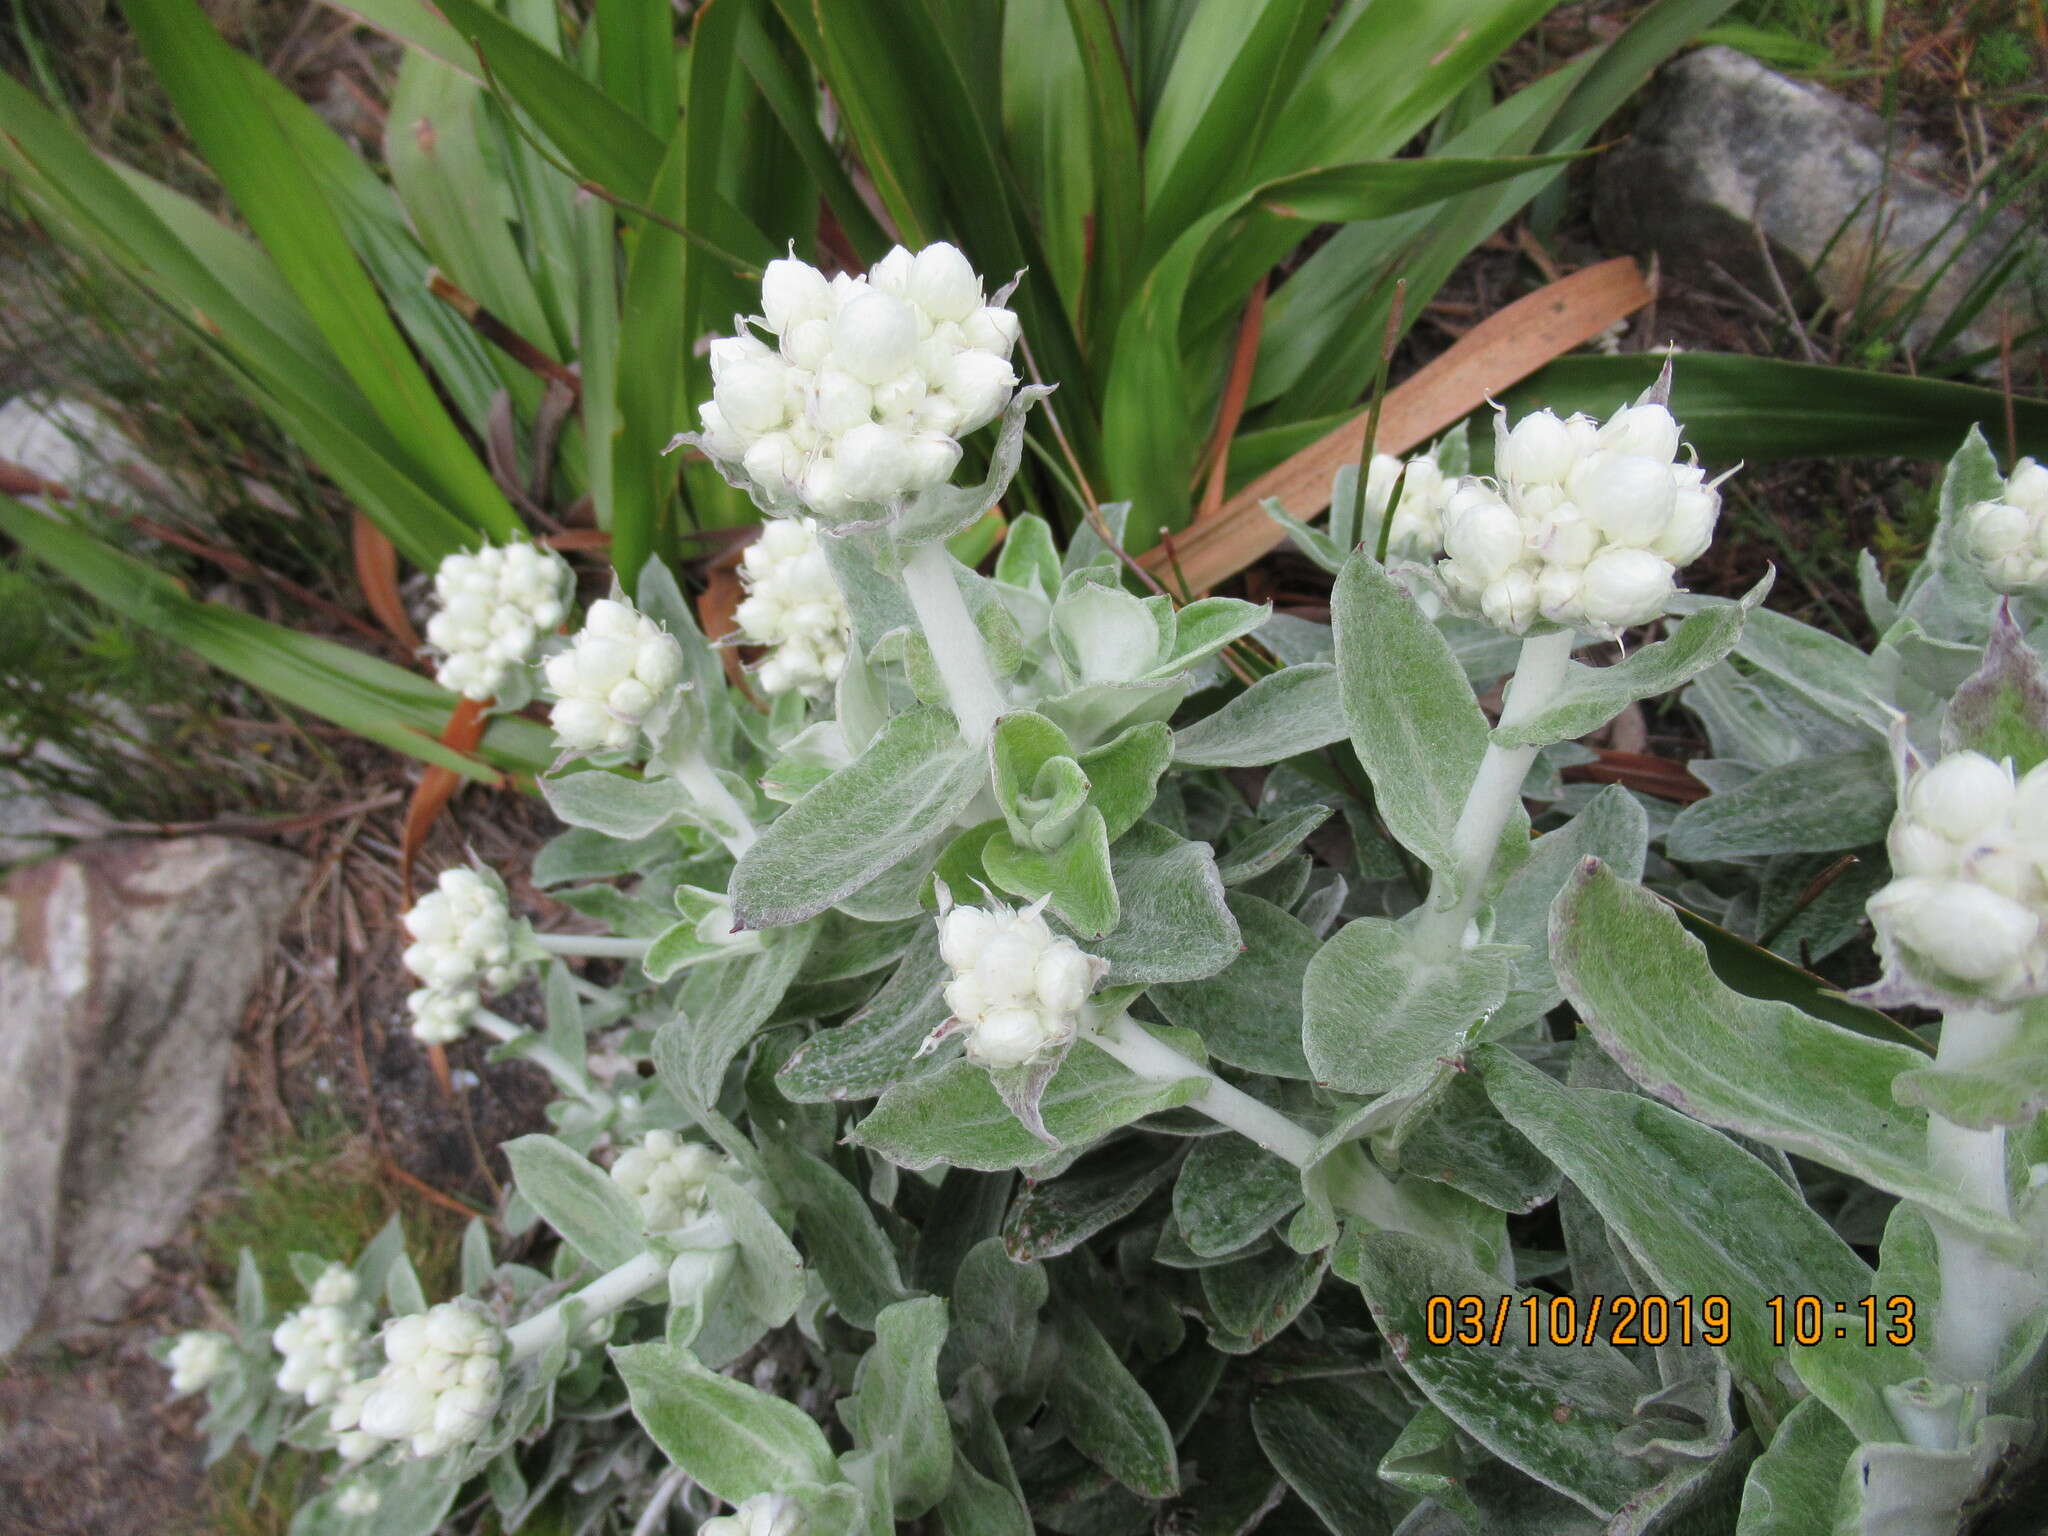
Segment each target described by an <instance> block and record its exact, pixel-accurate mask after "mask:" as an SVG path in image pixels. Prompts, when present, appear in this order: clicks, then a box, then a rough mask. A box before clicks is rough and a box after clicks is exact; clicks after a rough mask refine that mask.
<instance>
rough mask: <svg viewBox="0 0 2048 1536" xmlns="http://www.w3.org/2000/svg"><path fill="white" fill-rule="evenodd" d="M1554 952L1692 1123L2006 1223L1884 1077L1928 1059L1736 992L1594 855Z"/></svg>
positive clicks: (2009, 1228)
mask: <svg viewBox="0 0 2048 1536" xmlns="http://www.w3.org/2000/svg"><path fill="white" fill-rule="evenodd" d="M1551 959H1552V961H1553V962H1554V963H1555V965H1556V967H1557V978H1558V981H1559V982H1560V984H1562V986H1563V987H1564V990H1565V995H1566V996H1567V997H1569V998H1570V999H1571V1000H1572V1003H1573V1005H1574V1006H1575V1007H1576V1008H1577V1009H1578V1010H1579V1014H1580V1017H1581V1018H1582V1019H1584V1021H1585V1024H1586V1027H1587V1028H1588V1029H1589V1030H1591V1031H1592V1033H1593V1036H1594V1038H1595V1039H1597V1040H1598V1041H1599V1042H1600V1047H1601V1049H1602V1050H1604V1051H1606V1052H1607V1054H1608V1055H1609V1056H1611V1057H1613V1058H1614V1060H1615V1061H1616V1062H1617V1063H1618V1064H1619V1065H1620V1066H1621V1068H1622V1070H1624V1071H1625V1072H1627V1073H1628V1074H1629V1076H1630V1077H1632V1078H1634V1079H1635V1080H1636V1081H1637V1082H1638V1083H1640V1084H1642V1086H1643V1087H1644V1088H1646V1089H1648V1090H1649V1091H1650V1092H1651V1093H1653V1094H1655V1095H1657V1096H1658V1097H1659V1098H1661V1099H1664V1100H1666V1101H1668V1102H1669V1103H1671V1104H1673V1105H1675V1106H1676V1107H1677V1108H1679V1109H1681V1110H1683V1111H1685V1113H1687V1114H1689V1115H1691V1116H1693V1117H1694V1118H1695V1119H1698V1120H1704V1121H1706V1122H1707V1123H1708V1124H1710V1125H1718V1126H1721V1127H1722V1128H1724V1129H1726V1130H1732V1131H1738V1132H1740V1133H1741V1134H1743V1135H1745V1136H1753V1137H1755V1138H1756V1139H1757V1140H1759V1141H1763V1142H1766V1143H1768V1144H1769V1145H1771V1146H1774V1147H1778V1148H1781V1149H1783V1150H1784V1151H1787V1152H1794V1153H1797V1154H1798V1155H1800V1156H1801V1157H1808V1158H1812V1159H1813V1160H1814V1161H1815V1162H1818V1163H1824V1164H1826V1165H1827V1166H1828V1167H1830V1168H1836V1169H1840V1170H1841V1171H1842V1172H1845V1173H1850V1174H1853V1175H1855V1176H1856V1177H1857V1178H1860V1179H1863V1180H1865V1181H1866V1182H1868V1183H1871V1184H1875V1185H1876V1186H1877V1187H1878V1188H1880V1189H1884V1190H1888V1191H1890V1192H1891V1193H1892V1194H1895V1195H1900V1196H1902V1197H1905V1198H1908V1199H1913V1200H1918V1201H1920V1202H1921V1203H1923V1204H1925V1205H1928V1206H1929V1207H1931V1208H1932V1209H1934V1210H1937V1211H1940V1212H1942V1213H1943V1214H1945V1215H1948V1216H1951V1217H1953V1218H1955V1219H1956V1220H1958V1221H1959V1222H1962V1223H1963V1224H1965V1225H1967V1226H1969V1227H1970V1228H1971V1229H1972V1230H1974V1231H1976V1232H1978V1233H1981V1234H1983V1235H1984V1236H1986V1237H1990V1238H1992V1239H1994V1240H1998V1241H2003V1242H2012V1241H2015V1240H2016V1239H2017V1238H2018V1232H2017V1230H2016V1229H2015V1228H2014V1226H2013V1223H2012V1222H2011V1221H2010V1220H2008V1219H2006V1218H2003V1217H1998V1216H1994V1215H1993V1214H1992V1213H1990V1212H1989V1211H1985V1210H1982V1209H1981V1208H1978V1207H1975V1206H1972V1205H1969V1204H1967V1203H1965V1202H1963V1201H1962V1200H1960V1199H1958V1198H1957V1195H1956V1192H1955V1189H1954V1187H1953V1185H1952V1184H1951V1183H1950V1182H1949V1181H1948V1180H1946V1179H1943V1178H1939V1177H1937V1176H1936V1175H1934V1174H1933V1173H1931V1172H1930V1171H1929V1170H1928V1167H1927V1117H1926V1116H1925V1115H1924V1114H1921V1113H1919V1112H1917V1111H1914V1110H1910V1109H1902V1108H1900V1107H1899V1106H1898V1105H1897V1104H1895V1103H1894V1102H1893V1099H1892V1091H1891V1089H1892V1081H1893V1079H1894V1078H1896V1077H1897V1076H1898V1075H1899V1074H1900V1073H1901V1072H1904V1071H1906V1070H1908V1069H1910V1068H1914V1067H1919V1066H1921V1065H1923V1064H1924V1063H1925V1062H1926V1059H1927V1058H1926V1057H1925V1056H1923V1055H1921V1054H1920V1053H1919V1052H1917V1051H1913V1050H1910V1049H1908V1048H1907V1047H1905V1046H1901V1045H1892V1044H1888V1043H1886V1042H1884V1041H1879V1040H1873V1039H1870V1038H1868V1037H1866V1036H1863V1035H1856V1034H1851V1033H1849V1032H1848V1031H1847V1030H1844V1029H1839V1028H1837V1027H1836V1026H1834V1025H1832V1024H1825V1023H1823V1022H1821V1021H1820V1020H1819V1019H1816V1018H1813V1017H1811V1016H1809V1015H1807V1014H1805V1013H1802V1012H1800V1011H1799V1010H1798V1009H1797V1008H1794V1007H1792V1006H1791V1005H1790V1004H1787V1003H1779V1002H1765V1001H1762V1000H1759V999H1756V998H1750V997H1744V996H1742V995H1741V994H1740V993H1737V992H1732V991H1730V990H1729V989H1728V988H1727V987H1725V986H1723V985H1722V984H1721V983H1720V982H1719V981H1718V980H1716V979H1715V977H1714V973H1713V971H1712V969H1711V968H1710V967H1709V965H1708V963H1707V957H1706V953H1705V951H1704V949H1703V948H1702V947H1701V945H1700V943H1699V941H1698V940H1697V939H1694V938H1692V937H1690V936H1689V935H1687V934H1686V932H1685V930H1684V929H1683V928H1682V927H1681V926H1680V924H1679V921H1678V919H1677V917H1676V916H1674V915H1673V914H1672V912H1671V909H1670V908H1669V907H1667V906H1665V905H1664V904H1663V903H1662V902H1660V901H1659V900H1657V898H1656V897H1655V896H1652V895H1651V894H1650V893H1649V892H1648V891H1646V890H1643V889H1642V888H1641V887H1640V886H1635V885H1630V884H1627V883H1624V882H1623V881H1621V880H1620V879H1618V878H1617V877H1616V876H1614V875H1613V874H1612V873H1610V872H1609V871H1607V870H1605V869H1602V868H1600V867H1599V866H1598V865H1596V864H1589V866H1588V867H1587V868H1586V869H1584V870H1582V871H1581V872H1580V873H1579V875H1578V876H1577V877H1575V878H1574V880H1573V881H1572V883H1571V884H1570V885H1569V886H1567V887H1566V888H1565V891H1564V894H1563V895H1561V896H1560V897H1559V898H1558V902H1557V906H1556V907H1555V909H1554V910H1553V912H1552V916H1551Z"/></svg>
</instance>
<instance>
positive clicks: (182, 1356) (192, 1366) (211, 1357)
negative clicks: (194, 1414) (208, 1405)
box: [164, 1333, 235, 1397]
mask: <svg viewBox="0 0 2048 1536" xmlns="http://www.w3.org/2000/svg"><path fill="white" fill-rule="evenodd" d="M234 1357H235V1351H234V1345H233V1343H232V1342H231V1341H230V1340H229V1338H228V1336H227V1335H226V1334H224V1333H181V1334H179V1335H178V1338H177V1341H176V1342H175V1343H174V1344H172V1345H171V1349H170V1353H169V1354H168V1355H166V1356H165V1357H164V1365H165V1366H166V1367H167V1368H168V1369H169V1370H170V1373H171V1390H172V1391H173V1392H175V1393H177V1394H178V1395H179V1396H181V1397H182V1396H184V1395H185V1394H186V1393H188V1392H204V1391H205V1390H206V1389H207V1388H208V1387H210V1386H212V1385H213V1384H214V1383H215V1382H216V1381H218V1380H220V1378H221V1376H222V1374H223V1373H225V1372H226V1370H227V1368H228V1366H229V1364H230V1363H231V1362H232V1361H233V1360H234Z"/></svg>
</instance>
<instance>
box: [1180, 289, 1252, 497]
mask: <svg viewBox="0 0 2048 1536" xmlns="http://www.w3.org/2000/svg"><path fill="white" fill-rule="evenodd" d="M1267 282H1268V279H1267V278H1264V277H1262V278H1260V279H1259V282H1258V286H1257V287H1255V288H1253V289H1252V296H1251V298H1250V300H1249V301H1248V302H1247V303H1246V304H1245V307H1244V319H1243V321H1242V322H1241V323H1240V324H1239V325H1238V328H1237V350H1236V352H1235V353H1233V354H1232V356H1231V359H1230V377H1229V378H1228V379H1227V380H1225V381H1224V385H1223V404H1222V407H1221V408H1220V409H1219V410H1218V411H1217V412H1216V430H1215V432H1214V433H1213V434H1212V435H1211V436H1210V438H1209V446H1208V449H1207V450H1206V451H1205V452H1204V453H1203V455H1202V460H1203V462H1204V463H1206V464H1207V465H1208V466H1209V483H1208V485H1207V486H1206V487H1205V488H1204V490H1203V492H1202V504H1201V506H1199V507H1197V508H1196V509H1195V516H1196V517H1197V518H1205V517H1214V516H1215V515H1216V514H1217V513H1219V512H1221V511H1222V510H1223V485H1224V481H1225V480H1226V479H1227V478H1228V477H1229V475H1230V440H1231V439H1232V438H1234V437H1236V436H1237V424H1238V423H1239V422H1240V421H1242V420H1244V402H1245V398H1246V397H1247V396H1248V395H1250V394H1251V392H1252V371H1253V369H1254V368H1256V367H1257V365H1258V361H1259V337H1260V336H1261V335H1263V334H1264V332H1265V327H1266V285H1267Z"/></svg>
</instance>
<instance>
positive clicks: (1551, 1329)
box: [1423, 1295, 1914, 1348]
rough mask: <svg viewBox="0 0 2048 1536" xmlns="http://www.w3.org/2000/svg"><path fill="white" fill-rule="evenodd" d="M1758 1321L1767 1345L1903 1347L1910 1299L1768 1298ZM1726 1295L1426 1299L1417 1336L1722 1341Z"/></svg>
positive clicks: (1909, 1338) (1439, 1342) (1439, 1340)
mask: <svg viewBox="0 0 2048 1536" xmlns="http://www.w3.org/2000/svg"><path fill="white" fill-rule="evenodd" d="M1763 1306H1764V1313H1765V1315H1764V1318H1763V1319H1762V1321H1763V1322H1764V1323H1765V1324H1766V1325H1767V1326H1768V1327H1769V1330H1770V1335H1771V1342H1772V1343H1773V1344H1775V1345H1784V1344H1788V1343H1789V1344H1803V1345H1813V1344H1818V1343H1820V1342H1821V1341H1822V1340H1823V1339H1841V1340H1845V1341H1848V1340H1853V1341H1855V1342H1858V1343H1862V1344H1865V1345H1868V1346H1870V1347H1872V1348H1875V1347H1877V1346H1880V1345H1886V1344H1893V1345H1905V1344H1911V1343H1912V1342H1913V1337H1914V1306H1913V1298H1912V1297H1910V1296H1861V1297H1858V1298H1856V1299H1855V1300H1853V1301H1827V1300H1823V1299H1822V1298H1821V1297H1818V1296H1772V1297H1770V1298H1769V1299H1767V1300H1766V1301H1765V1302H1764V1304H1763ZM1734 1316H1735V1308H1734V1304H1733V1303H1732V1302H1730V1301H1729V1299H1728V1298H1727V1297H1726V1296H1700V1297H1693V1296H1599V1295H1595V1296H1592V1297H1590V1298H1588V1299H1587V1300H1586V1301H1585V1303H1584V1304H1583V1305H1582V1304H1581V1303H1580V1302H1579V1301H1578V1299H1577V1298H1575V1297H1571V1296H1522V1297H1519V1298H1517V1297H1514V1296H1506V1295H1502V1296H1432V1297H1430V1298H1429V1299H1428V1301H1427V1302H1426V1303H1425V1305H1424V1307H1423V1336H1424V1338H1425V1339H1426V1340H1427V1341H1428V1342H1429V1343H1430V1344H1432V1345H1436V1346H1438V1347H1442V1346H1445V1345H1450V1344H1463V1345H1495V1344H1510V1343H1514V1344H1529V1345H1532V1346H1533V1345H1537V1344H1559V1345H1563V1344H1592V1343H1595V1342H1601V1341H1604V1342H1606V1343H1609V1344H1648V1345H1652V1346H1656V1345H1660V1344H1707V1345H1715V1346H1718V1345H1724V1344H1726V1343H1727V1342H1728V1340H1729V1336H1730V1333H1731V1331H1732V1329H1733V1327H1734Z"/></svg>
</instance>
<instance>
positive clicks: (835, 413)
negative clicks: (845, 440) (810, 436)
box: [811, 368, 875, 437]
mask: <svg viewBox="0 0 2048 1536" xmlns="http://www.w3.org/2000/svg"><path fill="white" fill-rule="evenodd" d="M811 398H812V406H811V420H812V422H813V423H815V424H816V426H817V428H818V430H819V431H821V432H824V433H827V434H828V435H830V436H832V437H838V436H841V435H842V434H844V433H847V432H851V431H852V430H853V429H854V428H855V427H859V426H864V425H866V424H867V423H868V422H870V421H872V420H873V419H874V412H875V396H874V391H872V390H871V389H869V388H868V386H867V385H865V384H863V383H861V381H860V380H859V379H856V378H855V377H854V376H853V375H852V374H850V373H844V372H842V371H841V370H839V369H837V368H827V369H826V370H825V371H824V372H823V373H821V374H819V375H818V382H817V384H816V385H815V387H814V389H813V393H812V397H811Z"/></svg>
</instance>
